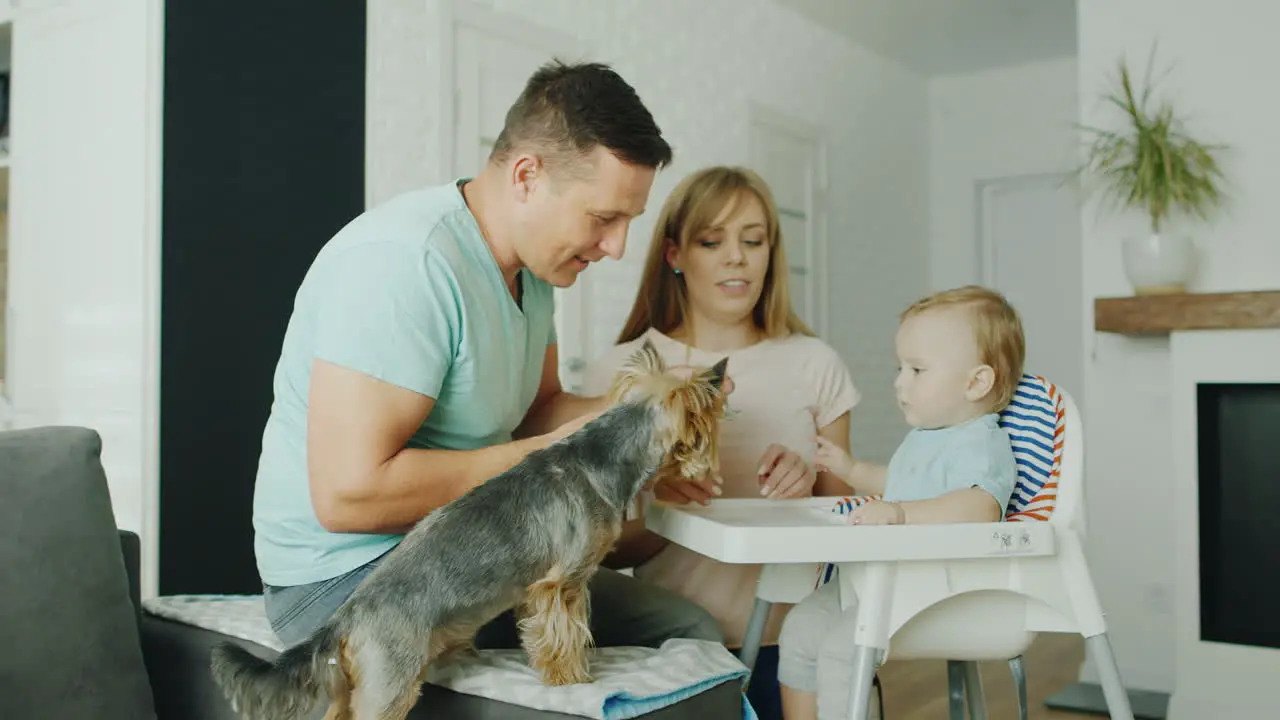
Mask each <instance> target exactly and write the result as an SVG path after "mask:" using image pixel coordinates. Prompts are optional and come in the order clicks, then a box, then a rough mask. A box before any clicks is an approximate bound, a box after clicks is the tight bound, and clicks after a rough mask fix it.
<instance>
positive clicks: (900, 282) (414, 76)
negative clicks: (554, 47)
mask: <svg viewBox="0 0 1280 720" xmlns="http://www.w3.org/2000/svg"><path fill="white" fill-rule="evenodd" d="M484 5H486V6H488V7H490V8H493V9H496V10H499V11H501V12H509V13H511V14H513V15H515V16H518V17H520V18H522V19H525V20H527V21H530V22H534V23H538V24H541V25H543V26H545V27H548V28H550V29H554V30H558V31H561V32H564V33H568V34H571V35H573V36H575V37H576V38H578V39H579V40H580V41H581V42H582V43H583V44H585V45H586V46H587V48H588V49H589V50H591V51H592V53H593V59H600V60H604V61H607V62H611V63H613V64H614V66H615V67H616V69H617V70H618V71H619V72H620V73H621V74H622V75H623V77H625V78H626V79H627V80H628V81H629V82H630V83H631V84H632V85H634V86H635V87H636V89H637V91H638V92H639V93H640V95H641V97H642V98H643V99H644V101H645V102H646V104H647V105H648V106H649V108H650V110H651V111H652V112H653V113H654V116H655V118H656V119H657V121H658V124H659V125H660V126H661V127H662V129H663V131H664V133H665V134H666V136H667V137H668V138H669V140H670V141H671V143H672V145H673V146H674V147H675V152H676V160H675V163H674V165H673V166H672V167H671V168H669V169H668V170H666V171H665V172H664V173H662V174H661V175H660V176H659V178H658V180H657V182H656V183H655V185H654V190H653V193H652V195H651V198H650V203H649V211H648V212H647V213H646V214H645V215H644V216H643V217H641V218H640V219H639V220H638V221H637V222H636V223H635V224H634V225H633V227H632V231H631V235H630V240H629V242H628V247H627V253H626V256H625V258H624V259H623V261H622V262H620V263H612V262H606V263H601V264H600V265H599V266H596V267H594V268H593V269H592V270H591V271H590V272H591V274H592V276H593V279H594V291H593V292H594V299H595V303H594V309H595V312H597V313H598V315H602V316H603V319H602V321H601V322H602V323H603V325H602V327H603V331H602V332H598V333H597V336H598V339H600V340H602V341H603V342H606V343H607V342H608V341H610V340H611V339H612V337H613V336H615V335H616V333H617V331H618V329H619V328H620V327H621V323H622V321H623V319H624V317H625V314H626V312H627V311H628V310H629V309H630V302H631V299H632V297H633V296H634V292H635V288H636V285H637V283H638V276H639V269H640V264H641V262H642V260H643V258H644V253H645V250H646V249H647V246H648V243H649V233H650V231H651V229H652V224H653V222H654V219H655V217H656V216H657V212H658V208H659V207H660V205H661V203H662V200H663V199H665V197H666V196H667V194H668V193H669V192H670V190H671V188H672V187H673V186H674V185H675V183H676V182H677V181H678V180H679V179H680V178H681V177H683V176H684V175H686V174H687V173H689V172H692V171H693V170H695V169H697V168H699V167H702V166H704V165H708V164H714V163H735V164H745V163H746V162H747V160H748V150H749V147H748V137H747V130H748V123H747V115H746V112H747V105H748V103H749V102H753V101H754V102H758V103H761V104H764V105H767V106H770V107H772V108H775V109H777V110H780V111H783V112H786V113H789V114H791V115H798V116H800V117H802V118H804V119H805V120H806V121H808V122H810V123H812V124H815V125H818V126H821V127H823V128H825V129H826V131H827V133H828V139H829V149H830V156H829V163H828V164H829V176H830V194H831V207H832V211H831V216H830V229H829V232H828V241H829V243H830V245H829V247H830V250H829V254H828V257H829V272H830V273H831V275H830V279H829V287H830V288H831V295H830V298H829V302H830V307H829V310H828V314H829V317H830V318H831V322H830V336H829V337H828V338H827V340H828V341H829V342H830V343H831V344H832V345H833V346H834V347H835V348H836V349H837V350H838V351H839V352H840V353H841V355H842V356H843V357H844V359H845V361H846V362H847V363H848V364H849V365H850V367H851V370H852V372H853V373H854V380H855V382H857V383H859V384H860V385H861V386H862V389H863V391H864V395H865V397H866V399H865V401H864V404H863V405H862V407H861V408H859V409H858V410H857V411H855V413H854V419H853V433H854V447H855V450H857V451H860V452H862V453H864V454H866V455H867V456H868V457H869V458H871V459H878V460H882V461H884V460H887V459H888V457H889V455H890V454H891V453H892V451H893V449H894V448H895V447H896V445H897V443H898V442H899V441H900V440H901V438H902V434H903V432H904V431H905V426H904V425H903V424H902V420H901V413H900V412H899V411H898V409H897V406H896V404H895V403H894V401H893V393H892V388H891V383H892V379H893V371H894V367H895V361H894V360H893V355H892V337H893V330H894V329H895V327H896V315H897V312H898V311H899V310H900V309H901V308H902V307H904V306H905V305H906V304H907V303H909V302H910V301H912V300H914V299H916V297H917V296H918V295H921V294H923V293H924V292H926V291H927V286H928V267H929V264H928V214H927V213H926V212H925V211H924V207H923V206H924V205H925V204H927V202H928V200H927V198H928V191H929V188H928V181H927V172H928V153H927V144H928V106H927V85H926V83H925V82H924V81H923V80H922V79H921V78H920V77H918V76H916V75H914V74H913V73H911V72H909V71H907V70H906V69H904V68H903V67H902V66H900V65H898V64H896V63H893V62H890V61H888V60H885V59H883V58H881V57H879V56H877V55H874V54H872V53H870V52H868V51H866V50H864V49H862V48H860V47H858V46H855V45H853V44H851V43H850V42H848V41H847V40H845V39H843V38H842V37H840V36H838V35H836V34H835V33H833V32H830V31H828V30H826V29H825V28H822V27H819V26H817V25H815V24H812V23H810V22H808V21H806V20H803V19H801V18H799V17H798V16H796V15H795V14H793V13H792V12H790V11H787V10H785V9H783V8H781V7H779V6H778V5H777V4H775V3H774V2H770V1H769V0H713V1H705V2H698V3H687V2H677V1H676V0H662V1H657V2H645V3H638V2H608V3H603V2H591V3H588V2H582V1H574V0H558V1H552V0H537V2H534V1H533V0H490V1H489V2H486V3H484ZM444 7H445V4H444V3H442V2H440V0H433V1H431V2H424V3H414V4H406V3H399V2H395V0H372V1H371V2H370V23H369V24H370V33H371V35H370V47H371V52H376V53H377V57H376V59H374V62H375V69H374V71H373V72H372V73H371V77H370V90H369V92H370V98H371V107H370V137H369V147H370V157H369V183H370V189H369V193H370V199H371V200H372V201H375V202H376V201H379V200H381V199H384V198H386V197H388V196H390V195H392V194H395V193H397V192H400V191H402V190H404V189H406V188H409V187H413V186H414V185H416V184H419V183H426V182H440V181H444V180H445V179H446V178H448V177H450V170H451V168H449V167H447V166H446V165H445V164H444V163H443V162H441V159H440V158H441V157H442V155H443V149H442V146H443V143H445V142H447V140H446V139H444V138H442V137H441V129H440V124H441V123H440V120H441V118H442V117H444V115H443V113H442V112H441V102H442V101H441V99H440V95H441V94H440V91H439V88H440V87H442V86H443V87H448V86H449V83H451V79H450V78H446V77H442V76H441V72H442V70H441V62H440V61H439V60H438V58H439V46H440V32H441V29H440V28H441V23H443V22H446V19H445V17H444V15H443V8H444ZM664 15H668V16H671V17H674V18H678V21H676V20H665V19H663V16H664ZM513 100H514V98H513Z"/></svg>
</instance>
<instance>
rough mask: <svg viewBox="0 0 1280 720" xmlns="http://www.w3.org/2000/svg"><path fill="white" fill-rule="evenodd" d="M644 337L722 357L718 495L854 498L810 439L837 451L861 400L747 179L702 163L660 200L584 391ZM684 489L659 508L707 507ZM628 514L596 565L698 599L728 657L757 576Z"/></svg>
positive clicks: (763, 691)
mask: <svg viewBox="0 0 1280 720" xmlns="http://www.w3.org/2000/svg"><path fill="white" fill-rule="evenodd" d="M645 338H648V339H650V340H651V341H652V342H653V344H654V345H655V347H657V348H658V350H659V352H661V353H662V355H663V357H664V359H665V360H666V361H667V362H668V363H669V364H685V365H695V366H708V365H711V364H713V363H715V362H716V361H718V360H720V359H721V358H723V357H725V356H728V357H729V374H730V375H731V376H732V377H733V380H734V393H733V396H732V398H730V401H729V406H730V408H731V410H730V413H729V416H728V417H727V418H726V420H725V421H724V422H723V423H722V424H721V431H720V475H721V477H722V478H723V485H722V486H721V488H720V489H721V490H722V493H723V497H729V498H732V497H757V498H758V497H762V496H764V497H770V498H799V497H809V496H813V495H819V496H823V495H844V494H850V493H852V492H853V489H852V488H851V487H849V486H848V485H846V484H845V483H844V482H842V481H841V480H840V479H839V478H837V477H835V476H834V475H831V474H829V473H825V472H815V470H814V468H813V467H812V466H811V464H810V462H811V458H812V457H813V455H814V453H815V452H816V449H817V438H818V437H819V436H821V437H824V438H827V439H828V440H830V441H831V442H832V443H834V444H836V445H837V446H839V447H841V448H842V449H844V450H845V451H848V449H849V411H850V410H851V409H852V408H853V407H854V406H855V405H856V404H857V403H858V400H859V394H858V391H857V389H856V388H855V387H854V385H853V383H852V381H851V379H850V377H849V372H848V370H847V368H846V367H845V365H844V363H843V362H841V360H840V358H839V356H838V355H837V354H836V352H835V351H834V350H833V349H832V348H831V347H830V346H828V345H827V344H826V343H824V342H822V341H821V340H819V339H818V338H816V337H815V336H814V334H813V332H812V331H811V330H810V329H809V328H808V327H807V326H806V325H805V324H804V322H802V321H801V320H800V318H798V317H797V316H796V314H795V313H794V312H793V311H792V309H791V303H790V295H789V293H788V291H787V262H786V249H785V247H784V244H783V238H782V236H781V233H780V230H779V222H778V211H777V207H776V206H775V204H774V200H773V195H772V193H771V192H770V190H769V188H768V186H767V185H766V184H765V183H764V181H763V180H762V179H761V178H760V177H759V176H758V175H756V174H755V173H753V172H751V171H750V170H746V169H742V168H733V167H712V168H707V169H704V170H700V171H698V172H696V173H694V174H693V175H691V176H689V177H688V178H685V179H684V180H683V181H682V182H681V183H680V185H679V186H677V187H676V189H675V190H674V191H673V192H672V194H671V196H670V197H668V198H667V200H666V202H665V203H664V205H663V208H662V215H661V216H660V217H659V219H658V223H657V226H656V227H655V229H654V235H653V241H652V243H651V245H650V247H649V254H648V257H647V259H646V260H645V267H644V275H643V278H642V280H641V283H640V290H639V292H638V294H637V296H636V300H635V304H634V306H633V307H632V309H631V314H630V317H629V318H628V319H627V322H626V325H625V326H624V328H623V330H622V333H621V335H620V336H619V338H618V344H617V345H616V346H615V347H614V348H613V349H612V350H611V351H609V352H608V353H606V354H605V356H604V357H602V358H600V359H599V360H597V361H596V362H595V363H593V364H592V366H591V367H590V368H589V370H588V373H587V381H586V384H587V387H586V388H585V390H586V392H587V393H588V394H597V393H601V392H603V391H604V390H605V389H606V387H607V385H608V383H609V381H610V379H611V378H612V376H613V374H614V373H615V372H616V371H617V369H618V367H619V365H620V364H621V363H622V361H623V360H624V359H625V358H626V357H628V356H629V355H630V354H631V353H632V352H633V351H634V349H635V348H637V347H638V346H639V345H640V343H641V342H643V340H644V339H645ZM859 484H861V483H859ZM659 487H664V486H662V485H660V486H659ZM682 487H683V488H684V490H683V493H682V494H683V495H684V498H672V497H668V496H666V495H664V496H663V499H664V500H666V499H676V500H677V501H679V500H683V499H693V500H697V501H700V502H705V501H706V500H707V498H709V494H708V493H706V492H705V491H704V490H699V489H698V487H697V486H693V485H689V484H685V485H683V486H682ZM704 487H714V486H713V485H712V484H710V483H706V484H705V485H704ZM667 492H671V491H670V490H668V491H667ZM638 515H639V513H637V517H636V519H634V520H631V521H629V522H628V523H627V525H626V526H625V527H624V531H623V536H622V539H621V540H620V541H619V543H618V547H617V549H616V550H615V552H614V554H613V556H611V558H610V559H609V560H607V561H606V563H607V564H609V565H611V566H613V567H633V568H634V572H635V575H636V577H638V578H640V579H642V580H645V581H647V582H651V583H654V584H656V585H659V586H662V587H665V588H667V589H670V590H673V591H675V592H678V593H680V594H682V595H684V596H685V597H687V598H689V599H692V600H694V601H695V602H698V603H699V604H701V605H702V606H703V607H704V608H706V609H707V611H708V612H710V613H711V614H712V616H714V617H715V618H716V619H717V620H718V621H719V622H720V625H721V627H722V629H723V631H724V633H725V638H726V645H727V646H728V647H730V648H740V647H741V643H742V639H743V635H744V633H745V629H746V624H747V619H748V617H749V616H750V614H751V608H752V605H753V603H754V598H755V586H756V580H757V578H758V577H759V573H760V567H759V566H758V565H727V564H722V563H719V562H717V561H715V560H711V559H710V558H707V557H704V556H702V555H699V554H697V553H694V552H692V551H690V550H687V549H686V548H683V547H680V546H677V545H671V544H669V543H667V542H666V541H665V540H664V539H662V538H660V537H658V536H657V535H654V534H653V533H650V532H648V531H647V530H645V529H644V525H643V519H642V518H641V517H639V516H638ZM789 609H790V608H789V606H775V608H774V610H773V612H772V614H771V616H770V618H769V622H768V623H767V624H766V628H765V634H764V641H763V646H762V650H761V653H760V656H759V659H758V660H757V668H756V672H755V673H754V674H753V678H752V683H751V689H750V691H749V696H751V700H752V704H753V705H755V706H756V707H757V710H759V711H762V712H761V717H768V716H771V715H777V713H778V711H777V710H776V709H775V710H772V711H770V709H771V708H777V706H778V700H777V693H778V688H777V677H776V663H777V645H776V644H777V639H778V632H779V629H780V627H781V624H782V619H783V617H784V616H785V614H786V611H787V610H789Z"/></svg>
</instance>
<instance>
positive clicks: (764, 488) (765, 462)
mask: <svg viewBox="0 0 1280 720" xmlns="http://www.w3.org/2000/svg"><path fill="white" fill-rule="evenodd" d="M758 474H759V480H760V494H761V495H764V496H765V497H767V498H769V499H770V500H778V499H782V498H793V497H801V496H803V495H808V494H812V492H813V483H814V482H815V481H817V479H818V473H816V472H814V470H813V468H812V467H810V466H809V463H807V462H805V461H804V458H802V457H800V455H799V453H797V452H796V451H794V450H791V449H789V448H787V447H786V446H785V445H779V444H777V443H774V444H772V445H770V446H769V447H767V448H765V451H764V455H763V456H761V458H760V470H759V471H758Z"/></svg>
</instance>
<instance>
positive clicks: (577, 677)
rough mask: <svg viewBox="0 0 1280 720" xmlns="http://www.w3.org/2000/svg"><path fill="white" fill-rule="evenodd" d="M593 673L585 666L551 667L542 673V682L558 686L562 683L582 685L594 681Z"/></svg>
mask: <svg viewBox="0 0 1280 720" xmlns="http://www.w3.org/2000/svg"><path fill="white" fill-rule="evenodd" d="M594 681H595V679H594V678H592V677H591V673H589V672H587V671H586V669H585V668H564V667H551V668H547V669H546V670H545V671H544V672H543V674H542V682H543V684H545V685H551V686H553V687H558V686H561V685H581V684H585V683H591V682H594Z"/></svg>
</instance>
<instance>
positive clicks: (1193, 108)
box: [1078, 0, 1280, 691]
mask: <svg viewBox="0 0 1280 720" xmlns="http://www.w3.org/2000/svg"><path fill="white" fill-rule="evenodd" d="M1278 24H1280V6H1277V5H1275V4H1274V3H1271V2H1269V1H1268V0H1222V1H1217V0H1215V1H1213V2H1211V1H1210V0H1080V2H1079V55H1078V62H1079V70H1080V77H1079V86H1078V90H1079V98H1080V101H1079V102H1080V118H1081V120H1082V121H1083V122H1086V123H1090V124H1102V125H1104V126H1114V125H1115V122H1116V121H1115V118H1116V115H1115V114H1114V113H1112V112H1110V111H1108V110H1106V108H1105V106H1103V105H1102V104H1101V103H1100V102H1099V101H1098V100H1097V98H1098V94H1099V92H1100V91H1102V90H1104V89H1107V87H1108V86H1107V84H1106V83H1107V81H1108V80H1109V79H1110V78H1112V77H1113V76H1114V71H1115V63H1116V61H1117V59H1118V58H1119V56H1120V54H1121V53H1124V54H1126V55H1127V56H1128V57H1129V59H1130V61H1131V67H1137V68H1138V69H1139V72H1141V70H1142V69H1143V68H1144V67H1145V63H1146V59H1147V56H1148V53H1149V51H1150V48H1151V43H1152V41H1153V40H1156V39H1158V40H1159V42H1160V50H1159V55H1158V56H1157V62H1161V60H1163V62H1164V63H1169V62H1172V63H1175V66H1174V70H1173V72H1172V73H1171V74H1170V75H1168V76H1167V77H1166V79H1165V81H1164V82H1165V87H1166V88H1167V89H1169V90H1170V91H1171V92H1172V93H1173V94H1172V95H1171V98H1172V99H1173V100H1175V101H1176V103H1177V107H1178V109H1179V111H1180V112H1181V113H1183V114H1185V115H1187V116H1189V117H1190V119H1191V130H1192V131H1193V132H1197V133H1198V134H1200V135H1202V136H1203V137H1204V138H1205V139H1206V140H1223V141H1225V142H1228V143H1230V144H1231V145H1232V146H1233V148H1234V149H1233V151H1232V152H1231V153H1230V154H1229V155H1227V156H1226V157H1225V162H1224V165H1225V169H1226V171H1227V172H1228V173H1229V174H1230V176H1231V178H1232V184H1233V197H1234V200H1233V205H1232V208H1231V209H1230V211H1229V214H1228V215H1226V216H1225V217H1224V218H1222V219H1221V220H1220V221H1218V222H1216V223H1214V224H1212V225H1210V226H1208V227H1203V228H1201V227H1194V228H1193V230H1194V232H1195V234H1196V236H1197V237H1198V238H1199V239H1200V240H1202V241H1203V243H1204V251H1205V254H1204V260H1203V272H1202V274H1201V277H1200V278H1199V280H1198V282H1197V283H1196V284H1195V288H1194V289H1198V290H1203V291H1217V290H1246V289H1260V288H1274V287H1278V286H1280V243H1277V242H1276V228H1277V227H1280V203H1277V202H1276V201H1275V198H1276V197H1277V195H1280V170H1278V169H1277V168H1280V142H1277V141H1276V138H1275V128H1274V124H1275V121H1274V117H1275V114H1276V113H1277V112H1278V111H1280V100H1278V99H1277V97H1276V95H1275V93H1274V92H1271V91H1270V89H1269V88H1270V86H1271V84H1273V83H1272V82H1271V81H1270V80H1268V76H1269V70H1270V68H1274V67H1277V66H1280V48H1277V47H1276V46H1275V45H1274V44H1273V43H1272V37H1271V36H1272V35H1273V29H1274V28H1275V27H1276V26H1277V25H1278ZM1082 226H1083V243H1084V248H1083V249H1084V290H1085V295H1086V297H1097V296H1114V295H1128V294H1131V292H1132V290H1131V288H1130V287H1129V285H1128V283H1127V282H1126V281H1125V279H1124V275H1123V272H1122V270H1121V266H1120V256H1119V241H1120V239H1121V238H1122V237H1123V236H1124V235H1125V234H1126V233H1130V232H1141V231H1142V230H1143V225H1142V220H1141V218H1132V217H1130V218H1127V219H1121V218H1118V217H1116V216H1114V215H1111V214H1105V215H1101V214H1099V213H1098V211H1097V210H1096V207H1095V206H1094V205H1093V204H1090V205H1088V206H1086V207H1085V209H1084V211H1083V215H1082ZM1092 322H1093V317H1092V308H1091V307H1089V308H1088V310H1087V312H1086V323H1087V325H1088V326H1089V327H1086V329H1085V337H1086V342H1087V343H1088V344H1090V345H1091V346H1092V347H1091V348H1090V350H1089V352H1087V354H1086V358H1085V359H1086V366H1085V379H1086V397H1087V405H1086V407H1085V409H1084V413H1085V416H1086V423H1087V424H1086V441H1087V444H1088V450H1087V456H1086V461H1087V472H1088V473H1089V499H1088V503H1089V504H1088V510H1089V513H1090V536H1089V548H1090V553H1089V555H1090V560H1091V562H1092V567H1093V572H1094V575H1095V579H1096V582H1097V584H1098V589H1099V592H1100V593H1101V595H1102V602H1103V604H1104V606H1105V608H1106V610H1107V613H1108V615H1107V620H1108V623H1109V625H1110V629H1111V633H1112V640H1113V643H1114V646H1115V651H1116V654H1117V657H1118V660H1119V663H1120V668H1121V671H1122V673H1123V674H1124V676H1125V680H1126V681H1127V684H1129V685H1131V686H1136V687H1145V688H1151V689H1158V690H1165V691H1168V690H1171V689H1172V685H1173V656H1174V633H1173V627H1174V625H1173V623H1174V620H1173V616H1172V614H1171V610H1172V608H1171V602H1172V599H1171V592H1172V588H1171V585H1172V582H1173V567H1174V565H1173V563H1174V558H1173V556H1172V551H1171V543H1172V539H1173V538H1174V537H1175V535H1176V533H1178V532H1180V528H1178V527H1176V526H1175V525H1174V523H1173V522H1172V521H1171V519H1170V510H1171V502H1170V495H1171V493H1172V492H1173V488H1171V487H1170V481H1171V478H1172V477H1173V476H1174V472H1173V470H1174V469H1173V467H1172V463H1171V460H1170V458H1169V455H1170V453H1169V448H1170V444H1171V442H1172V428H1171V426H1170V425H1169V417H1170V413H1171V402H1170V399H1169V387H1170V386H1169V383H1170V367H1169V358H1168V341H1167V339H1147V340H1134V339H1129V338H1123V337H1116V336H1111V335H1096V336H1095V334H1094V333H1093V332H1092V330H1091V329H1089V328H1090V327H1091V326H1092Z"/></svg>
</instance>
